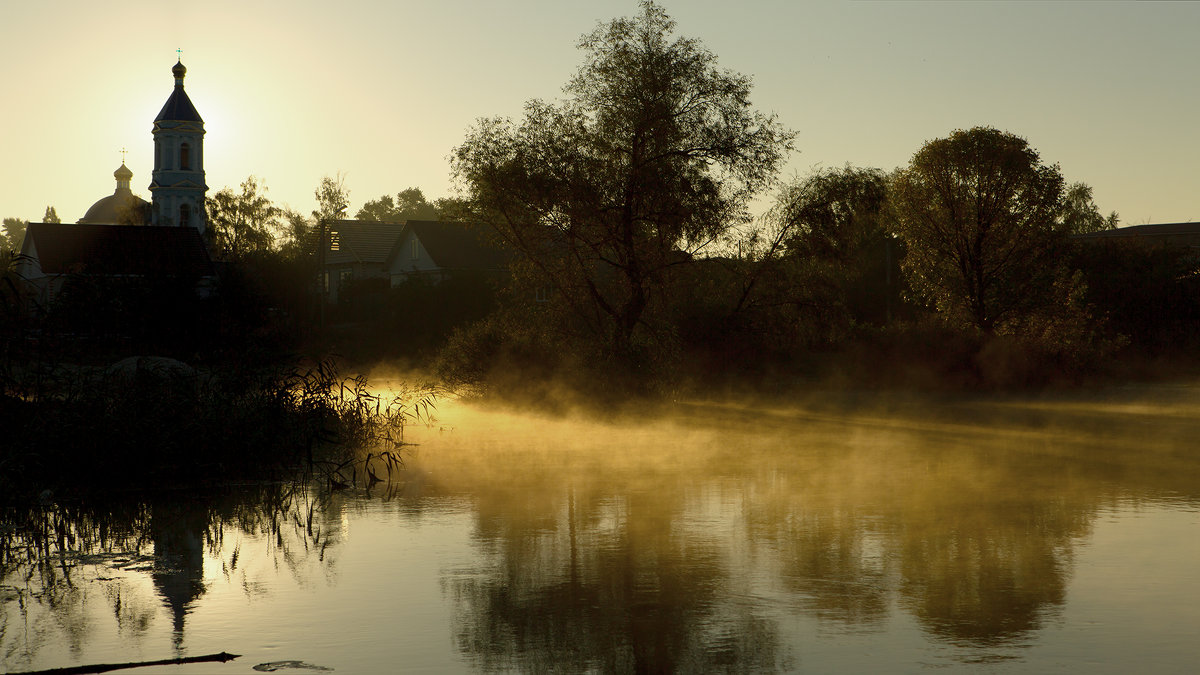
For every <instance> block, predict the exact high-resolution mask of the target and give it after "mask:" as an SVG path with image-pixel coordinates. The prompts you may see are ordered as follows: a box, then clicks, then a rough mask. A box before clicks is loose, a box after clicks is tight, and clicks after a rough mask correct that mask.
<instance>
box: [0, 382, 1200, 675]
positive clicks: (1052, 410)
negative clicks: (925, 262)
mask: <svg viewBox="0 0 1200 675" xmlns="http://www.w3.org/2000/svg"><path fill="white" fill-rule="evenodd" d="M844 398H845V397H843V399H844ZM852 403H853V405H846V401H845V400H842V401H833V400H832V397H829V396H815V397H814V398H813V399H812V400H810V401H806V402H805V405H803V406H801V405H790V404H786V403H779V402H776V403H773V404H769V405H766V404H763V405H750V404H749V403H746V402H741V403H728V404H714V403H699V402H697V403H680V404H677V405H676V406H674V407H673V408H672V409H671V410H670V411H669V412H670V414H669V415H668V414H663V415H658V414H657V413H656V415H655V417H654V418H653V419H650V418H649V413H647V416H646V417H639V416H637V415H626V416H623V417H621V418H620V419H612V420H604V419H598V418H597V417H595V416H590V417H589V416H557V417H549V416H539V415H536V414H529V413H523V412H514V411H511V410H502V409H495V408H493V409H485V408H481V407H478V406H472V405H468V404H465V403H461V402H456V401H443V402H442V403H441V405H440V407H439V410H438V411H437V419H436V421H435V422H434V423H433V424H432V425H431V426H428V427H424V426H413V427H410V428H409V429H408V431H407V438H408V440H409V441H411V442H413V443H415V445H413V446H410V447H409V448H408V452H406V454H405V469H404V471H403V472H402V473H401V474H399V475H398V476H397V477H395V480H393V481H392V482H390V483H387V482H384V483H380V484H377V485H375V486H373V487H372V488H371V489H365V487H364V486H362V485H360V486H358V487H356V488H354V489H351V490H345V491H341V492H336V493H332V494H330V493H329V492H328V491H327V490H325V489H323V488H322V487H321V486H319V485H314V486H312V487H310V488H308V489H306V490H304V491H302V492H300V493H295V494H290V496H289V497H288V500H290V501H287V500H281V499H278V498H275V499H268V498H265V497H264V496H263V494H262V493H255V495H251V496H249V497H232V496H228V495H227V496H226V497H225V498H224V499H225V501H224V502H221V503H220V504H216V503H209V504H207V505H206V504H205V503H204V502H203V501H202V500H193V501H192V502H191V503H192V504H193V506H194V508H195V509H196V510H197V511H198V513H199V515H197V513H191V514H190V515H187V514H186V513H185V512H184V511H179V510H178V509H180V508H182V507H180V506H179V504H178V502H174V503H173V504H174V505H173V506H167V505H156V506H154V507H152V508H151V510H150V513H151V514H152V515H154V516H155V517H153V518H150V519H148V520H147V522H146V523H145V524H144V526H145V528H146V530H147V531H146V532H145V534H144V536H143V537H142V540H141V543H140V544H139V543H138V542H137V541H132V542H129V543H127V544H126V545H125V547H124V549H123V552H122V553H121V555H120V556H118V555H116V554H115V553H114V552H112V551H109V552H107V553H106V552H104V551H102V550H99V549H100V548H102V547H98V546H97V547H94V549H93V550H92V551H90V552H88V553H87V554H86V555H84V554H82V553H76V554H72V555H70V556H66V557H62V558H61V560H64V561H65V562H64V563H63V564H62V565H60V566H59V567H60V573H59V574H58V576H56V577H54V579H52V580H51V581H49V582H46V585H45V586H44V587H43V586H41V585H39V584H41V583H42V582H39V581H38V580H39V579H42V580H45V579H46V577H45V576H44V575H43V576H39V575H38V574H30V573H29V570H22V569H18V568H15V567H12V566H9V567H7V568H6V569H5V570H4V571H5V577H4V580H3V593H4V595H3V605H2V607H3V616H4V623H3V624H2V626H3V631H2V632H0V645H2V647H3V652H2V653H3V654H4V657H3V658H4V665H5V667H6V669H9V670H24V669H27V668H30V667H52V666H61V665H70V664H74V663H80V662H85V663H86V662H106V661H114V660H127V658H126V657H127V656H128V653H133V652H136V653H137V654H140V655H142V656H143V657H144V658H147V659H151V658H163V657H169V656H171V655H173V654H176V653H186V654H202V653H210V652H217V651H222V650H224V651H230V652H233V653H239V654H244V655H245V656H244V657H243V659H242V660H240V661H237V662H233V663H231V664H225V665H224V666H214V665H213V664H206V665H205V667H204V668H202V669H201V668H197V669H196V670H192V671H189V670H188V669H189V668H193V667H192V666H185V667H179V668H177V669H175V670H170V672H201V670H202V671H203V672H212V671H213V670H214V669H216V670H221V669H224V670H229V671H230V672H232V671H233V670H235V669H238V672H244V671H245V670H246V669H247V667H248V666H251V665H254V664H257V663H264V662H272V661H281V660H289V659H293V660H300V661H303V662H307V663H309V664H313V665H319V666H322V667H329V668H335V669H336V670H339V671H343V672H390V671H393V670H397V669H405V670H408V669H412V670H426V671H429V672H461V671H479V670H483V671H509V670H515V671H538V670H547V669H554V670H561V671H583V670H588V671H604V672H627V671H633V670H650V671H655V672H661V671H669V670H675V671H678V672H714V671H727V670H734V671H746V670H751V671H815V672H911V671H914V670H921V669H924V668H928V667H944V666H962V665H964V664H981V663H983V664H990V665H989V667H990V668H993V669H1004V670H1009V671H1011V672H1054V671H1061V672H1130V671H1133V670H1143V669H1147V668H1148V669H1149V670H1153V671H1155V672H1181V671H1186V669H1187V668H1189V667H1190V665H1191V664H1193V663H1194V662H1195V660H1196V658H1197V657H1200V648H1197V647H1196V646H1194V644H1193V643H1194V640H1193V639H1192V638H1193V636H1194V635H1195V633H1196V632H1197V630H1198V629H1200V609H1197V608H1196V607H1195V602H1194V599H1195V598H1196V597H1200V575H1198V574H1197V573H1196V571H1195V561H1196V560H1197V559H1200V537H1198V536H1197V535H1198V534H1200V481H1198V480H1197V478H1198V477H1200V455H1198V454H1197V453H1196V451H1195V449H1194V439H1195V438H1196V431H1197V423H1196V421H1195V420H1197V419H1198V417H1197V413H1200V392H1197V390H1196V389H1194V388H1190V387H1176V388H1141V389H1126V390H1111V391H1107V392H1105V393H1103V394H1097V395H1089V396H1081V395H1071V396H1059V397H1040V398H1036V399H1029V398H1021V399H1017V398H1011V399H1001V398H996V397H989V398H975V399H962V400H955V401H946V400H941V401H930V400H924V401H916V400H912V399H906V398H896V399H888V398H886V397H883V396H878V397H872V399H871V400H870V401H869V402H865V401H863V400H861V398H860V399H859V400H857V401H853V402H852ZM269 494H273V493H269ZM285 501H286V503H285ZM231 502H233V503H232V505H231ZM172 508H174V509H176V510H175V511H172V510H171V509H172ZM185 511H186V509H185ZM171 546H174V547H175V548H176V551H175V554H174V555H172V556H168V555H164V553H165V552H166V550H167V549H168V548H170V547H171ZM139 547H140V548H139ZM131 551H132V552H133V553H134V554H136V555H133V554H131ZM122 556H123V557H122ZM139 556H140V557H139ZM129 560H133V561H134V563H129V562H128V561H129ZM137 561H141V563H140V565H141V566H140V567H139V564H138V563H137ZM172 570H174V576H172ZM23 572H24V576H22V573H23ZM67 573H70V574H71V575H73V586H72V587H71V589H72V590H70V591H69V592H68V591H64V590H63V589H64V585H63V583H62V581H61V577H62V576H63V575H64V574H67ZM56 589H57V590H56ZM72 594H74V595H72ZM79 596H86V597H85V598H84V599H80V598H79ZM117 596H120V597H121V598H122V600H121V602H120V603H117V602H116V601H115V600H114V597H117ZM51 599H53V601H51ZM145 672H153V669H150V670H148V671H145ZM162 672H167V671H166V670H163V671H162Z"/></svg>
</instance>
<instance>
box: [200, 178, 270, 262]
mask: <svg viewBox="0 0 1200 675" xmlns="http://www.w3.org/2000/svg"><path fill="white" fill-rule="evenodd" d="M266 192H267V186H266V185H265V184H262V183H260V182H259V180H258V179H257V178H255V177H254V176H250V177H248V178H246V180H245V181H243V182H242V185H241V192H240V193H238V192H234V191H233V190H232V189H230V188H222V189H221V190H219V191H218V192H217V193H216V194H214V195H213V196H211V197H209V198H208V200H207V202H206V207H207V208H208V230H209V236H210V237H211V238H212V243H213V248H214V249H215V250H216V251H217V252H218V255H219V256H220V257H222V258H225V259H228V260H241V259H243V258H244V257H245V256H247V255H249V254H251V253H261V252H264V251H269V250H271V249H272V248H273V247H274V245H275V237H276V233H277V232H278V231H279V230H280V222H279V216H280V214H281V211H280V209H279V208H277V207H276V206H275V205H274V204H272V203H271V200H269V199H267V196H266Z"/></svg>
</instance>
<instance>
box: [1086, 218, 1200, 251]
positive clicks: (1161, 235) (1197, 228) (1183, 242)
mask: <svg viewBox="0 0 1200 675" xmlns="http://www.w3.org/2000/svg"><path fill="white" fill-rule="evenodd" d="M1072 239H1074V240H1075V241H1080V242H1109V241H1112V242H1115V241H1131V242H1136V243H1139V244H1146V245H1157V246H1177V247H1189V248H1194V247H1200V223H1159V224H1155V225H1132V226H1129V227H1118V228H1116V229H1113V230H1101V231H1099V232H1089V233H1088V234H1077V235H1075V236H1073V237H1072Z"/></svg>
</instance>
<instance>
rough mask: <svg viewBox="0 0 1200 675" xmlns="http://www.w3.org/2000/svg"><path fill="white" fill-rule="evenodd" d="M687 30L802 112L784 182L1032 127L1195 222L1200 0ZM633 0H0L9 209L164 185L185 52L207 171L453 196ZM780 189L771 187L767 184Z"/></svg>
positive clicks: (1036, 5)
mask: <svg viewBox="0 0 1200 675" xmlns="http://www.w3.org/2000/svg"><path fill="white" fill-rule="evenodd" d="M661 4H662V5H663V6H664V7H665V9H666V10H667V12H668V13H669V14H670V15H671V16H672V17H673V18H674V19H675V21H676V22H677V26H676V33H677V34H678V35H682V36H687V37H691V38H696V39H698V40H700V41H701V42H702V43H703V44H704V46H705V47H707V48H708V49H709V50H710V51H712V52H713V53H714V54H715V55H716V56H717V60H718V64H719V65H720V66H721V67H724V68H728V69H730V70H733V71H737V72H740V73H743V74H746V75H749V76H751V77H752V78H753V81H754V89H753V91H752V97H751V101H752V104H753V106H754V107H755V108H756V109H757V110H759V111H762V112H765V113H774V114H776V115H777V116H778V118H779V120H780V121H781V122H782V123H783V124H784V125H785V126H787V127H789V128H791V129H793V130H795V131H796V140H795V148H796V149H795V151H794V152H793V153H792V154H791V155H790V156H789V158H788V161H787V164H786V166H785V167H784V168H783V170H782V171H781V172H780V179H781V180H784V181H786V180H790V179H795V178H796V177H798V176H803V175H805V174H807V173H808V172H809V171H811V170H812V169H813V168H815V167H840V166H844V165H846V164H852V165H854V166H860V167H878V168H882V169H885V170H891V169H893V168H896V167H898V166H903V165H905V164H907V162H908V161H909V159H911V157H912V155H913V153H915V152H916V151H917V150H919V149H920V147H921V146H922V145H923V144H924V143H925V142H927V141H929V140H933V139H936V138H942V137H945V136H947V135H948V134H950V133H951V132H952V131H954V130H955V129H966V128H970V127H973V126H980V125H985V126H992V127H996V128H998V129H1002V130H1005V131H1009V132H1012V133H1015V134H1017V135H1020V136H1022V137H1024V138H1026V139H1027V140H1028V141H1029V143H1030V145H1031V146H1032V147H1034V148H1035V149H1036V150H1037V151H1038V152H1039V153H1040V154H1041V157H1042V160H1043V161H1044V162H1047V163H1050V164H1058V165H1059V166H1060V168H1061V171H1062V173H1063V176H1064V178H1065V179H1066V180H1067V181H1068V182H1077V181H1082V182H1084V183H1087V184H1088V185H1090V186H1092V188H1093V190H1094V197H1095V201H1096V203H1097V205H1098V206H1099V208H1100V210H1101V211H1102V212H1104V213H1106V214H1107V213H1108V212H1110V211H1117V212H1118V213H1119V214H1120V217H1121V222H1122V224H1123V225H1137V224H1144V223H1165V222H1184V221H1191V220H1196V219H1200V198H1198V197H1197V183H1198V180H1197V179H1198V178H1200V175H1198V174H1200V153H1198V150H1200V123H1198V121H1197V120H1198V118H1197V110H1200V87H1198V86H1197V85H1196V72H1197V66H1198V65H1200V53H1198V52H1197V51H1196V49H1195V35H1196V33H1197V31H1198V30H1200V2H1086V1H1074V2H1016V1H1012V2H949V1H947V2H904V1H902V0H886V1H869V0H867V1H854V2H849V1H848V2H800V1H796V0H741V1H740V2H737V3H734V2H729V1H728V0H668V1H666V2H663V3H661ZM637 9H638V8H637V3H636V1H635V0H620V1H614V0H587V1H586V2H585V1H581V0H505V2H495V1H484V0H436V1H433V0H420V1H417V0H412V1H407V2H406V1H402V0H401V1H385V0H374V1H372V0H341V1H340V2H336V3H332V2H312V1H309V0H291V1H289V2H274V1H273V0H255V1H253V2H246V1H244V0H242V1H240V2H225V1H223V0H213V1H206V2H195V1H193V2H174V3H172V2H162V0H157V1H155V2H146V1H143V0H125V1H123V2H115V3H97V2H94V0H82V1H75V0H70V1H56V0H45V1H42V2H4V3H0V151H2V152H0V158H2V161H0V216H3V217H10V216H15V217H19V218H23V219H26V220H33V221H37V220H41V218H42V215H43V213H44V211H45V208H46V206H48V205H53V206H54V207H55V208H56V210H57V213H58V215H59V216H60V217H61V218H62V220H63V221H64V222H74V221H76V220H78V219H79V218H80V217H82V216H83V214H84V212H85V211H86V210H87V208H88V207H89V206H90V205H91V204H92V203H93V202H95V201H96V200H98V199H100V198H102V197H105V196H107V195H110V194H112V192H113V190H114V188H115V186H116V183H115V180H114V178H113V175H112V173H113V171H114V170H115V169H116V168H117V167H118V166H120V164H121V160H122V155H121V153H120V151H121V150H122V148H126V149H127V150H128V155H127V157H126V159H125V163H126V164H127V165H128V166H129V168H130V169H131V170H132V171H133V172H134V177H133V189H134V192H135V193H136V194H139V195H141V196H142V197H143V198H147V199H148V198H149V190H148V189H147V186H148V185H149V183H150V172H151V169H152V168H153V141H152V137H151V133H150V132H151V127H152V124H153V120H154V117H155V116H156V115H157V114H158V111H159V109H160V108H161V107H162V105H163V104H164V103H165V102H166V100H167V98H168V96H169V95H170V93H171V90H172V87H173V79H172V76H171V67H172V66H173V65H174V64H175V59H176V54H177V52H176V50H177V49H179V50H181V51H182V60H183V63H184V65H185V66H187V77H186V80H185V87H186V90H187V92H188V95H189V97H190V98H191V100H192V102H193V103H194V104H195V106H196V109H197V110H198V111H199V113H200V115H201V116H202V117H203V118H204V122H205V129H206V132H207V133H206V136H205V148H204V161H205V170H206V178H207V183H208V185H209V188H210V194H211V193H212V192H214V191H216V190H218V189H221V188H223V187H236V186H238V185H239V184H240V183H241V182H242V181H244V180H245V179H246V178H247V177H248V176H251V175H254V176H257V177H258V178H260V179H261V181H262V182H265V184H266V185H267V187H268V193H267V196H268V197H270V198H271V199H272V200H273V201H274V202H275V203H276V204H278V205H280V206H286V207H289V208H292V209H295V210H297V211H300V212H302V213H309V212H310V211H311V210H312V209H313V208H314V207H315V200H314V198H313V190H314V189H315V188H316V186H317V185H318V183H319V182H320V180H321V178H322V177H323V176H327V175H328V176H337V175H341V176H343V177H344V181H345V186H346V187H347V188H348V189H349V191H350V201H351V207H350V209H349V212H350V213H351V214H353V213H354V212H355V211H357V210H358V208H359V207H360V206H362V204H363V203H364V202H366V201H368V200H371V199H376V198H378V197H380V196H382V195H385V194H393V195H394V194H395V193H397V192H399V191H401V190H403V189H405V188H409V187H418V188H420V189H421V190H422V191H424V193H425V195H426V196H427V197H428V198H429V199H431V200H432V199H435V198H438V197H443V196H450V195H453V194H454V185H453V183H452V179H451V176H450V169H449V161H448V156H449V155H450V153H451V152H452V150H453V149H454V147H455V146H457V145H459V144H460V143H461V142H462V141H463V139H464V137H465V136H466V134H467V132H468V130H469V129H470V128H471V126H472V125H473V124H475V122H476V120H478V119H480V118H484V117H496V116H501V117H510V118H513V119H520V118H521V116H522V109H523V105H524V103H525V102H526V101H529V100H531V99H535V98H540V99H544V100H554V99H557V98H561V97H562V95H563V94H562V86H563V85H564V84H565V83H566V82H567V81H568V79H569V78H570V77H571V75H572V74H573V73H574V72H575V70H576V69H577V68H578V66H579V65H580V63H581V62H582V59H583V56H584V54H583V52H582V51H580V50H579V49H578V48H577V42H578V40H579V38H580V37H581V36H582V35H583V34H585V33H588V32H590V31H592V30H593V29H594V28H595V27H596V26H597V25H598V24H599V23H601V22H606V21H608V20H611V19H613V18H615V17H618V16H631V15H635V14H636V13H637ZM770 198H771V195H770V194H766V195H764V196H763V197H762V198H761V199H760V200H759V201H758V202H756V204H755V207H754V208H755V210H756V211H760V212H761V211H762V210H765V208H766V207H767V206H769V204H770Z"/></svg>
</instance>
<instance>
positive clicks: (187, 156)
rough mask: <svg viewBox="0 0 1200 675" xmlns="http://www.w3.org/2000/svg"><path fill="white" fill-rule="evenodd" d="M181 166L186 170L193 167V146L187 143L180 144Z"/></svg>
mask: <svg viewBox="0 0 1200 675" xmlns="http://www.w3.org/2000/svg"><path fill="white" fill-rule="evenodd" d="M179 168H181V169H185V170H186V169H191V168H192V158H191V148H190V147H189V146H188V144H187V143H184V144H183V145H181V146H179Z"/></svg>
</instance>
